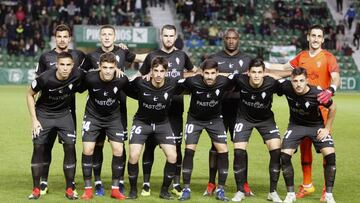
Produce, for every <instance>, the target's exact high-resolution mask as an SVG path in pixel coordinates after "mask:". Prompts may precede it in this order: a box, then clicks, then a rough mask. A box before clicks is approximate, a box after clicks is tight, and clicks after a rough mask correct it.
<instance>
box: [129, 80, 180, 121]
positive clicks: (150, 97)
mask: <svg viewBox="0 0 360 203" xmlns="http://www.w3.org/2000/svg"><path fill="white" fill-rule="evenodd" d="M177 88H178V85H177V81H176V80H174V79H172V78H166V79H165V84H164V85H163V86H162V87H160V88H155V87H154V86H153V85H152V83H151V80H150V81H146V80H144V79H142V78H141V77H138V78H136V79H135V80H134V81H132V82H130V83H129V86H128V87H127V88H126V89H125V93H126V94H128V95H129V96H131V97H133V98H135V99H137V100H138V105H139V107H138V110H137V112H136V114H135V116H134V118H135V119H138V120H140V121H142V122H145V123H148V124H151V123H157V124H158V123H163V122H166V121H168V110H169V105H170V103H171V101H172V99H173V96H174V94H175V93H176V91H178V90H177Z"/></svg>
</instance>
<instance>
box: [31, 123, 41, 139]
mask: <svg viewBox="0 0 360 203" xmlns="http://www.w3.org/2000/svg"><path fill="white" fill-rule="evenodd" d="M42 129H43V128H42V126H41V124H40V122H39V121H38V120H35V121H33V125H32V139H35V138H37V137H38V136H39V134H40V131H41V130H42Z"/></svg>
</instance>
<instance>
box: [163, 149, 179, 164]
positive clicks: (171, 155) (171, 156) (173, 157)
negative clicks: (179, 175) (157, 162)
mask: <svg viewBox="0 0 360 203" xmlns="http://www.w3.org/2000/svg"><path fill="white" fill-rule="evenodd" d="M176 158H177V154H176V152H175V151H174V152H171V153H168V154H167V155H166V160H167V161H168V162H169V163H172V164H173V163H176Z"/></svg>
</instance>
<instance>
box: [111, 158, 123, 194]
mask: <svg viewBox="0 0 360 203" xmlns="http://www.w3.org/2000/svg"><path fill="white" fill-rule="evenodd" d="M122 161H123V157H122V156H115V155H113V157H112V161H111V169H112V186H115V187H118V186H119V180H120V176H121V173H122V171H123V165H124V164H123V163H122Z"/></svg>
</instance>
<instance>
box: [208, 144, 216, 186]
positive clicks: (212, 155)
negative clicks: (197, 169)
mask: <svg viewBox="0 0 360 203" xmlns="http://www.w3.org/2000/svg"><path fill="white" fill-rule="evenodd" d="M216 159H217V158H216V148H215V146H214V144H213V143H211V149H210V151H209V183H213V184H215V178H216V172H217V163H216V162H217V161H216Z"/></svg>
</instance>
